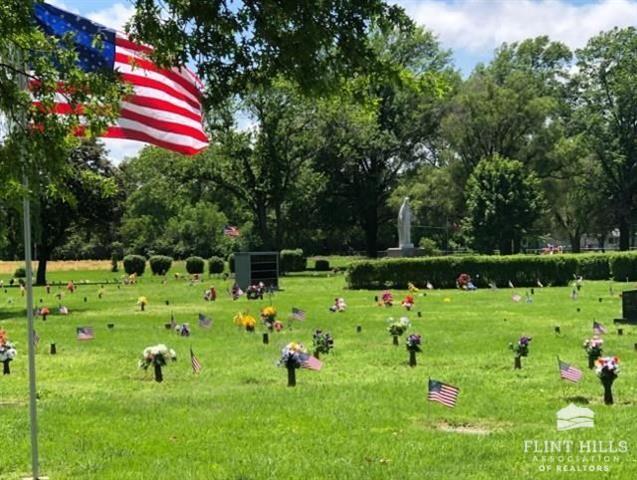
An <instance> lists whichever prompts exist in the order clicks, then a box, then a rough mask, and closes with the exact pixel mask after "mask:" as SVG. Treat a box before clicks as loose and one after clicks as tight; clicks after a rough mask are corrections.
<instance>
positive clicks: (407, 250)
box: [387, 245, 416, 258]
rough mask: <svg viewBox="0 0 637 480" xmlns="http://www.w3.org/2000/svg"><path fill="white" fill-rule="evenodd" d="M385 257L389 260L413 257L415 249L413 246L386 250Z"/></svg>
mask: <svg viewBox="0 0 637 480" xmlns="http://www.w3.org/2000/svg"><path fill="white" fill-rule="evenodd" d="M387 256H388V257H391V258H396V257H415V256H416V249H415V248H414V246H413V245H404V246H402V247H397V248H388V249H387Z"/></svg>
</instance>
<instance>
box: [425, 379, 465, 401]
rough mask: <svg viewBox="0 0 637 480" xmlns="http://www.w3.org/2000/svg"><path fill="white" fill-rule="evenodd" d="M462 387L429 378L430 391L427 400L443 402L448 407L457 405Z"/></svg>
mask: <svg viewBox="0 0 637 480" xmlns="http://www.w3.org/2000/svg"><path fill="white" fill-rule="evenodd" d="M458 393H460V389H459V388H456V387H454V386H452V385H448V384H446V383H443V382H440V381H438V380H432V379H429V393H428V395H427V400H431V401H432V402H438V403H442V404H443V405H445V406H447V407H455V405H456V401H457V400H458Z"/></svg>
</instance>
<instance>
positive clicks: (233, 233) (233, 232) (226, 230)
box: [223, 225, 241, 238]
mask: <svg viewBox="0 0 637 480" xmlns="http://www.w3.org/2000/svg"><path fill="white" fill-rule="evenodd" d="M223 234H224V235H225V236H226V237H230V238H237V237H240V236H241V232H240V231H239V229H238V228H237V227H234V226H232V225H226V226H225V227H223Z"/></svg>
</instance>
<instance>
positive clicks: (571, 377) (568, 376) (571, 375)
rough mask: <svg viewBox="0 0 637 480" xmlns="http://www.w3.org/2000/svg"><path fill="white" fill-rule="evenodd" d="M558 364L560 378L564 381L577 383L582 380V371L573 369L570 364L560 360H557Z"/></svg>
mask: <svg viewBox="0 0 637 480" xmlns="http://www.w3.org/2000/svg"><path fill="white" fill-rule="evenodd" d="M557 361H558V362H559V364H560V377H562V378H563V379H564V380H568V381H569V382H573V383H577V382H579V381H580V379H581V378H582V371H581V370H579V369H578V368H575V367H574V366H573V365H571V364H570V363H566V362H563V361H562V360H560V359H558V360H557Z"/></svg>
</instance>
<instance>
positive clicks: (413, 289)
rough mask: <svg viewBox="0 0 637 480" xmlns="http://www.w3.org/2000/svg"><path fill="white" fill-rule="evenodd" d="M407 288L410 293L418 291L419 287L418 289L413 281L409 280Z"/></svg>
mask: <svg viewBox="0 0 637 480" xmlns="http://www.w3.org/2000/svg"><path fill="white" fill-rule="evenodd" d="M407 290H409V291H410V292H412V293H416V292H419V291H420V289H419V288H418V287H416V285H414V284H413V283H411V282H409V283H408V284H407Z"/></svg>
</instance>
